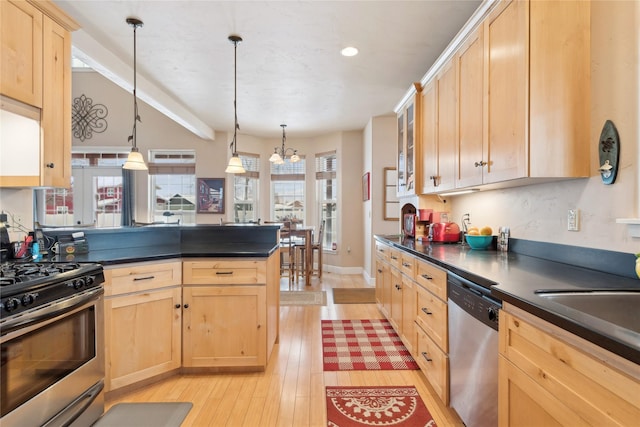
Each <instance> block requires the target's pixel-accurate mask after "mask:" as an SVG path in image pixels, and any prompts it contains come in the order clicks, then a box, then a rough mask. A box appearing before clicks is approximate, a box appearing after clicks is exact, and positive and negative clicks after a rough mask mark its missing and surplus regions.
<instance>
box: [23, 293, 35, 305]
mask: <svg viewBox="0 0 640 427" xmlns="http://www.w3.org/2000/svg"><path fill="white" fill-rule="evenodd" d="M35 300H36V295H35V294H26V295H23V296H22V305H24V306H25V307H26V306H28V305H31V304H33V303H34V302H35Z"/></svg>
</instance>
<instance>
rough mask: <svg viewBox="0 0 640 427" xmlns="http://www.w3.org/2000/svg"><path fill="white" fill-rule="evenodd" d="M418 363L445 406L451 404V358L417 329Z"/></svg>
mask: <svg viewBox="0 0 640 427" xmlns="http://www.w3.org/2000/svg"><path fill="white" fill-rule="evenodd" d="M416 335H417V337H416V338H417V339H416V345H417V348H416V353H415V354H416V361H417V362H418V366H420V369H421V370H422V373H423V374H424V376H425V377H427V380H428V381H429V383H430V384H431V386H432V387H433V388H434V390H435V391H436V393H437V394H438V396H440V399H442V402H443V403H444V404H445V405H448V404H449V375H448V372H449V357H447V355H446V354H445V353H443V352H442V350H440V348H438V346H437V345H436V344H435V343H434V342H433V341H432V340H431V339H430V338H429V337H428V336H427V334H425V333H424V331H423V330H422V329H420V328H416Z"/></svg>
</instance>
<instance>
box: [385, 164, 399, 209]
mask: <svg viewBox="0 0 640 427" xmlns="http://www.w3.org/2000/svg"><path fill="white" fill-rule="evenodd" d="M397 181H398V171H397V170H396V168H384V208H383V209H384V212H383V219H384V220H385V221H398V220H399V219H400V218H399V214H400V213H399V212H400V202H399V201H398V196H397V194H396V182H397Z"/></svg>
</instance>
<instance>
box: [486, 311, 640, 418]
mask: <svg viewBox="0 0 640 427" xmlns="http://www.w3.org/2000/svg"><path fill="white" fill-rule="evenodd" d="M499 336H500V344H499V347H500V357H499V402H498V410H499V420H498V422H499V426H501V427H507V426H525V425H527V426H543V425H544V426H613V425H619V426H631V425H636V424H637V423H638V420H640V401H639V400H638V396H640V367H639V366H638V365H637V364H635V363H632V362H630V361H628V360H626V359H623V358H622V357H620V356H618V355H615V354H613V353H610V352H609V351H607V350H604V349H602V348H600V347H598V346H596V345H595V344H593V343H590V342H588V341H586V340H583V339H582V338H580V337H577V336H576V335H573V334H572V333H570V332H567V331H565V330H563V329H561V328H559V327H557V326H555V325H552V324H550V323H548V322H546V321H544V320H542V319H540V318H538V317H536V316H533V315H532V314H530V313H526V312H524V311H522V310H520V309H518V308H516V307H514V306H512V305H510V304H508V303H505V304H504V305H503V310H502V311H501V312H500V326H499Z"/></svg>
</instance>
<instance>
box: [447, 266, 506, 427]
mask: <svg viewBox="0 0 640 427" xmlns="http://www.w3.org/2000/svg"><path fill="white" fill-rule="evenodd" d="M447 285H448V286H447V288H448V290H447V294H448V299H449V301H448V302H449V366H450V375H449V379H450V386H449V390H450V402H451V407H452V408H453V409H455V411H456V412H457V413H458V415H459V416H460V418H462V421H463V422H464V423H465V425H466V426H467V427H493V426H497V425H498V312H499V310H500V308H501V307H502V303H501V302H500V301H498V300H496V299H494V298H492V297H491V296H490V293H491V291H490V289H489V288H488V287H485V286H482V285H480V284H478V283H474V282H472V281H470V280H467V279H465V278H463V277H461V276H458V275H457V274H454V273H448V274H447Z"/></svg>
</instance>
